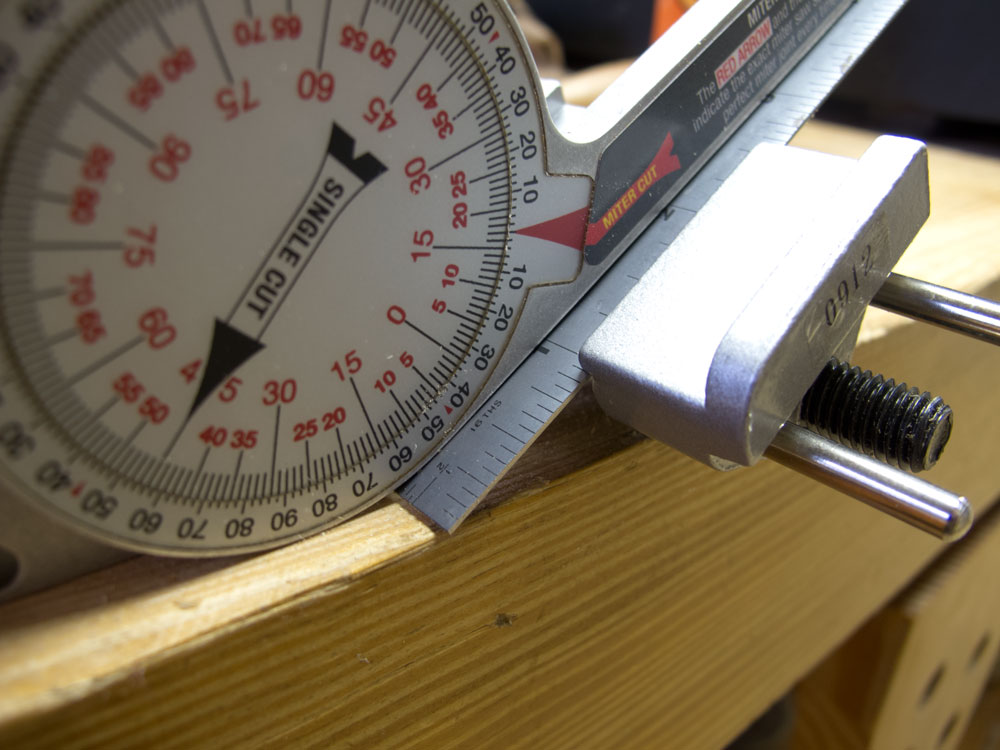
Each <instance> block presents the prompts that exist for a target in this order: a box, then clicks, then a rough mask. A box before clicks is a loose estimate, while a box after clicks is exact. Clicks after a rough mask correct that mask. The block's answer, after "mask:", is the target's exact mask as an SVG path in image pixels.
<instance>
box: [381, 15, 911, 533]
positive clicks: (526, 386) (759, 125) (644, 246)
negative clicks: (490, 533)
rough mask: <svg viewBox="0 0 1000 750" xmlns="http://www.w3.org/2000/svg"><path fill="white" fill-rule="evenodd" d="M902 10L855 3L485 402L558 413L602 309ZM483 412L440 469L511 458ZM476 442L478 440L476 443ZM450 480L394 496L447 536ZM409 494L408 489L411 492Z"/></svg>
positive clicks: (426, 480)
mask: <svg viewBox="0 0 1000 750" xmlns="http://www.w3.org/2000/svg"><path fill="white" fill-rule="evenodd" d="M902 4H903V0H860V2H858V3H855V4H854V5H852V6H851V7H850V8H849V9H848V10H847V11H845V13H844V16H843V17H842V18H841V20H840V21H839V22H838V23H837V24H835V25H834V26H833V28H832V29H831V30H830V31H829V32H828V33H827V34H826V36H825V37H823V38H820V39H819V40H818V41H817V42H816V44H815V45H814V47H813V48H812V49H811V50H809V51H808V52H807V53H806V55H805V57H804V58H803V60H802V61H801V62H800V63H799V64H798V65H797V66H796V67H794V68H793V69H792V70H790V71H789V72H788V73H787V75H786V76H785V78H784V79H783V80H782V81H781V82H779V83H778V85H777V87H776V90H775V91H773V95H772V96H771V97H769V98H768V99H767V100H766V101H764V102H762V103H761V104H760V105H759V106H758V107H757V109H756V110H755V111H753V112H752V113H751V114H750V116H749V117H748V118H747V120H746V122H745V123H744V124H743V125H741V126H740V127H739V128H738V129H737V130H736V131H735V132H734V133H733V135H732V136H731V137H730V139H729V142H728V143H726V144H724V145H723V146H722V147H721V148H720V149H719V151H718V153H717V154H716V155H715V157H714V158H713V159H712V160H711V161H710V162H708V163H707V164H706V166H705V167H703V168H702V169H701V170H700V171H699V172H698V174H696V175H695V176H694V177H693V178H692V179H691V181H690V183H689V185H688V186H686V187H684V188H683V190H681V191H680V193H679V194H678V195H677V196H676V197H675V198H674V200H673V201H672V202H671V204H670V205H671V207H675V208H676V207H684V208H686V209H687V210H685V211H676V210H674V211H670V212H668V214H667V215H666V218H665V219H664V220H663V221H659V222H655V223H654V224H653V225H652V227H651V228H650V229H649V230H647V231H646V232H645V233H644V234H643V235H641V236H640V238H639V239H638V240H637V241H635V242H634V244H633V247H632V248H631V249H630V250H629V252H628V253H626V254H625V255H624V256H623V257H622V258H621V259H620V260H619V261H618V264H617V266H616V268H615V269H613V270H612V271H610V272H608V273H607V274H605V276H604V277H603V278H602V279H601V280H600V281H598V283H597V284H596V285H595V286H594V288H593V289H592V290H591V291H590V292H589V293H588V294H587V295H586V296H585V297H584V299H583V300H582V301H581V302H580V303H578V305H577V306H576V307H575V308H574V309H573V310H571V311H570V313H569V314H568V315H567V316H566V318H565V319H564V320H563V322H562V323H560V324H559V325H558V326H557V327H556V328H555V329H554V331H553V332H552V334H551V335H550V339H549V340H546V342H545V343H552V344H555V345H556V346H557V347H558V348H557V349H553V350H549V352H550V353H546V352H542V351H538V350H536V351H535V352H533V353H532V354H530V355H529V357H528V359H526V360H525V361H524V362H523V363H522V364H521V366H520V367H519V368H518V369H517V370H515V372H514V373H513V375H511V376H510V377H509V378H508V379H507V381H506V382H504V383H503V384H502V385H501V386H500V387H499V388H498V389H497V391H495V393H494V395H493V398H492V399H491V402H492V401H493V400H496V401H499V402H501V406H500V407H499V408H500V411H501V413H505V411H510V410H513V409H520V408H521V407H520V406H515V405H518V404H523V403H526V402H527V401H526V397H525V395H526V392H530V391H532V390H533V391H537V392H539V393H541V394H542V395H544V396H545V397H546V398H549V399H551V400H552V401H553V403H555V404H556V405H557V407H558V408H557V409H556V410H555V412H553V415H554V414H556V413H558V411H559V409H561V407H562V406H563V405H564V404H565V403H566V402H567V401H568V399H569V397H570V396H571V394H572V393H574V392H576V390H578V388H576V389H566V388H565V386H562V385H560V384H559V383H558V382H557V380H558V378H559V377H565V378H567V379H569V380H570V381H571V382H573V383H576V384H578V387H579V384H580V383H582V382H585V381H586V378H585V376H584V377H583V379H582V380H578V379H577V378H575V377H572V376H569V375H567V374H566V373H567V372H581V373H582V371H580V369H579V366H578V363H577V361H576V355H575V351H576V350H578V349H579V346H581V345H582V344H583V342H584V341H585V340H586V338H587V337H588V336H589V334H590V332H592V331H593V330H594V329H595V328H596V326H597V324H598V323H599V321H600V319H601V315H602V312H603V310H602V309H601V308H603V307H613V306H614V305H615V304H616V303H617V301H619V300H620V299H622V298H623V297H624V296H625V294H626V293H627V292H628V290H629V289H630V288H631V286H632V284H633V283H634V282H633V281H632V279H629V278H628V277H629V276H633V277H636V278H637V277H641V276H642V274H643V273H644V272H645V270H646V269H647V268H648V267H649V266H650V265H652V263H653V262H654V261H655V260H656V258H657V257H659V254H660V253H661V252H662V249H663V248H664V247H665V245H667V244H669V242H670V241H672V240H673V238H675V237H676V236H677V235H678V234H679V233H680V231H681V230H682V229H683V227H684V226H685V225H686V224H687V222H688V220H689V219H690V218H691V216H693V213H694V211H696V210H697V209H698V208H700V207H701V206H702V205H704V202H705V200H707V198H708V197H709V196H710V195H711V194H712V193H714V192H715V190H716V189H717V186H718V185H719V184H721V182H722V181H723V180H724V179H725V177H726V176H728V174H729V173H730V172H731V171H732V170H733V169H734V168H735V166H736V165H737V164H738V163H739V161H740V160H742V156H743V155H745V153H746V152H747V151H749V150H750V149H751V148H752V147H753V146H754V145H755V144H756V143H757V142H761V141H764V140H774V141H781V142H787V140H788V138H789V137H790V136H791V135H792V134H794V133H795V132H796V131H797V129H798V127H799V126H800V125H801V124H802V123H803V122H804V121H805V120H806V119H807V117H808V116H809V115H810V114H811V112H812V111H813V110H814V109H815V107H817V106H818V105H819V103H820V100H821V99H822V98H823V97H825V96H826V95H827V94H828V93H829V89H830V88H831V87H832V86H833V85H834V84H835V83H836V82H838V81H839V80H840V78H841V76H842V75H843V74H844V73H846V68H847V63H849V62H850V61H852V60H853V59H854V58H855V57H856V56H857V53H859V52H860V51H863V49H865V48H866V47H867V46H868V44H869V43H870V42H871V40H872V38H874V36H876V35H877V33H879V32H880V31H881V29H882V27H883V26H884V24H883V23H876V24H873V25H872V26H871V27H870V29H869V30H868V31H867V32H864V33H862V34H859V35H858V36H860V37H862V38H860V39H850V38H848V39H847V40H846V41H845V40H844V37H849V36H850V35H851V34H857V32H856V31H855V29H854V26H853V20H854V19H855V18H856V17H859V16H861V17H864V16H865V15H866V14H867V15H868V16H871V15H872V14H874V13H878V12H879V11H880V10H881V9H884V10H885V11H886V12H885V13H884V14H882V15H883V16H884V18H890V17H892V15H894V14H895V11H897V10H898V9H899V8H900V7H901V6H902ZM840 46H843V47H844V48H845V50H844V53H843V54H840V53H839V52H838V54H836V55H833V57H835V58H837V61H838V62H840V63H841V66H840V67H835V68H834V70H833V72H831V73H830V74H829V76H827V75H826V74H825V73H823V74H822V78H823V80H822V82H821V83H819V84H817V83H816V81H815V78H816V77H817V74H816V72H815V70H814V68H815V65H814V63H813V61H814V60H816V59H829V58H830V57H831V49H833V48H839V47H840ZM789 100H794V103H795V107H794V108H793V107H791V106H787V102H788V101H789ZM768 121H772V122H770V123H769V122H768ZM775 131H778V133H775ZM622 269H624V272H622ZM599 300H602V301H603V300H609V301H610V302H599ZM605 314H606V313H605ZM552 338H559V340H560V341H562V342H563V343H560V344H556V342H555V341H552V340H551V339H552ZM557 354H558V355H559V356H558V357H555V359H562V360H565V361H564V362H557V361H553V357H554V356H555V355H557ZM536 383H543V384H544V383H548V384H549V385H550V386H552V387H555V388H557V389H559V390H560V391H564V392H566V397H565V398H556V397H553V396H552V395H551V394H549V393H546V392H545V391H544V390H542V389H541V388H539V387H538V386H537V385H536ZM487 408H489V405H487V406H484V407H481V408H480V410H479V411H478V412H477V413H476V414H474V415H472V416H471V417H470V418H469V420H468V421H467V422H466V423H465V424H464V425H463V426H462V427H460V428H459V430H458V431H457V432H456V436H455V437H454V438H453V439H452V440H451V441H449V442H448V443H447V444H446V445H445V446H444V448H443V449H442V451H441V452H440V453H439V462H438V464H439V465H440V464H447V465H449V466H456V467H461V466H462V465H474V464H475V458H474V456H475V455H482V454H485V455H491V456H492V457H494V458H495V454H492V453H491V452H490V451H488V450H485V449H484V448H483V446H482V444H483V442H484V441H485V442H487V444H493V445H495V446H496V447H499V448H500V449H502V450H503V451H506V452H507V453H510V454H511V461H512V460H513V459H514V458H515V457H516V455H517V453H516V452H515V451H512V450H511V449H510V448H509V447H507V446H506V445H504V444H503V442H502V441H497V440H495V439H494V438H490V437H488V435H489V433H483V432H482V431H479V430H476V431H475V433H473V432H470V429H469V425H470V424H476V423H477V420H487V419H490V420H493V421H491V422H490V424H491V425H492V426H493V427H494V428H495V431H494V432H493V434H497V433H500V434H503V435H506V436H508V437H511V438H513V437H514V436H513V435H512V434H511V433H509V432H508V431H507V430H505V429H503V428H502V427H500V426H499V425H498V424H497V423H496V421H495V420H496V419H500V418H501V415H499V414H494V415H490V416H487V415H485V414H484V412H485V410H486V409H487ZM543 408H544V407H543ZM538 432H540V429H539V430H538V431H536V432H535V434H536V435H537V434H538ZM477 435H478V436H482V437H477ZM514 439H515V440H516V439H517V438H514ZM532 439H533V438H532ZM497 460H498V463H500V464H502V468H501V472H500V474H499V475H498V476H502V474H503V473H504V471H506V469H507V468H509V465H510V463H511V462H504V461H502V460H500V459H497ZM424 474H426V475H427V476H424ZM453 477H454V475H453V474H451V473H448V474H444V473H439V472H437V471H436V470H435V466H434V465H429V466H427V467H425V468H424V469H423V470H422V472H420V473H418V474H417V475H416V476H415V477H413V478H412V479H411V480H410V481H409V482H408V483H407V484H405V485H404V486H403V487H401V488H400V489H399V491H398V492H399V494H400V495H401V496H402V497H403V498H404V499H405V500H407V501H409V502H411V503H412V504H413V505H414V507H416V508H417V509H418V510H419V511H420V512H422V513H423V514H424V515H426V516H428V517H430V518H431V519H432V520H434V521H435V522H436V523H438V524H439V525H441V526H442V527H443V528H445V529H449V530H452V529H454V527H455V526H456V525H457V523H458V522H459V521H460V520H461V518H462V517H464V515H465V512H466V511H465V510H463V511H461V512H457V513H456V512H455V511H454V509H453V508H450V507H449V504H448V503H447V501H445V500H443V499H442V498H448V499H451V500H454V498H453V496H452V495H451V493H450V492H449V491H448V489H447V486H445V487H441V486H440V481H446V482H448V483H449V484H455V481H454V478H453ZM432 485H435V486H436V491H435V492H434V493H427V489H429V487H430V486H432ZM411 488H413V489H412V490H411Z"/></svg>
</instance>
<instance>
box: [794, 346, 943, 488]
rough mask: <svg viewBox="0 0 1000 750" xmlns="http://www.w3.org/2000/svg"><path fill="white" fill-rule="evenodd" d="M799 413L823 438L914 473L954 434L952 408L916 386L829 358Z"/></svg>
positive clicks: (928, 463) (938, 453)
mask: <svg viewBox="0 0 1000 750" xmlns="http://www.w3.org/2000/svg"><path fill="white" fill-rule="evenodd" d="M799 416H800V418H801V419H802V421H804V422H805V423H806V424H808V425H809V426H810V427H812V428H813V429H814V430H815V431H816V432H819V433H820V434H821V435H824V436H825V437H828V438H832V439H834V440H837V441H838V442H840V443H841V444H843V445H846V446H848V447H850V448H853V449H854V450H856V451H858V452H860V453H864V454H866V455H868V456H872V457H874V458H877V459H879V460H881V461H884V462H886V463H888V464H895V465H896V466H898V467H899V468H901V469H907V470H909V471H912V472H918V471H923V470H924V469H929V468H931V467H932V466H933V465H934V464H935V463H936V462H937V460H938V458H939V457H940V456H941V452H942V451H943V450H944V446H945V444H946V443H947V442H948V438H949V437H950V435H951V424H952V413H951V407H950V406H948V405H947V404H945V403H944V401H942V400H941V399H940V398H937V397H934V396H931V394H930V393H927V392H926V391H925V392H923V393H921V392H920V390H919V389H918V388H907V386H906V383H899V384H898V385H897V384H896V381H894V380H893V379H892V378H889V379H888V380H887V379H886V378H884V377H882V376H881V375H873V374H872V371H871V370H865V371H864V372H862V371H861V368H860V367H852V366H851V365H849V364H848V363H846V362H838V361H837V360H836V359H831V360H830V361H829V362H827V363H826V366H825V367H824V368H823V371H822V372H821V373H820V374H819V377H818V378H816V381H815V382H814V383H813V384H812V386H810V388H809V390H808V391H806V395H805V396H804V397H803V398H802V406H801V407H800V410H799Z"/></svg>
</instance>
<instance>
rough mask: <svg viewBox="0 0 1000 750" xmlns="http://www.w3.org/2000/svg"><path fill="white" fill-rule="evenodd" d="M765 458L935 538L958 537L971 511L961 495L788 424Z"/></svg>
mask: <svg viewBox="0 0 1000 750" xmlns="http://www.w3.org/2000/svg"><path fill="white" fill-rule="evenodd" d="M764 455H765V456H766V457H767V458H769V459H771V460H772V461H776V462H778V463H780V464H782V465H784V466H787V467H788V468H790V469H794V470H795V471H798V472H800V473H801V474H805V475H806V476H808V477H810V478H812V479H815V480H816V481H818V482H821V483H823V484H825V485H827V486H828V487H832V488H833V489H836V490H839V491H840V492H843V493H845V494H847V495H850V496H851V497H853V498H856V499H858V500H860V501H861V502H863V503H866V504H867V505H870V506H871V507H873V508H875V509H877V510H880V511H882V512H883V513H887V514H889V515H890V516H893V517H894V518H898V519H899V520H900V521H905V522H906V523H908V524H910V525H911V526H914V527H916V528H918V529H920V530H921V531H925V532H927V533H929V534H932V535H934V536H936V537H938V538H939V539H946V540H954V539H958V538H959V537H961V536H962V535H963V534H964V533H965V532H966V531H967V530H968V528H969V526H970V525H971V523H972V509H971V507H970V506H969V503H968V501H966V499H965V498H964V497H961V496H960V495H956V494H954V493H952V492H948V491H947V490H944V489H941V488H940V487H938V486H936V485H933V484H931V483H930V482H926V481H924V480H923V479H918V478H917V477H915V476H912V475H911V474H907V473H905V472H903V471H900V470H899V469H894V468H892V467H891V466H888V465H886V464H883V463H881V462H880V461H876V460H875V459H873V458H869V457H867V456H864V455H862V454H860V453H856V452H855V451H853V450H851V449H850V448H847V447H845V446H843V445H840V444H839V443H835V442H833V441H832V440H828V439H826V438H824V437H822V436H820V435H817V434H816V433H815V432H812V431H810V430H807V429H806V428H804V427H800V426H798V425H796V424H792V423H786V424H785V425H784V426H783V427H782V428H781V429H780V430H779V431H778V434H777V436H776V437H775V438H774V442H773V443H771V445H770V447H769V448H768V449H767V450H766V451H765V452H764Z"/></svg>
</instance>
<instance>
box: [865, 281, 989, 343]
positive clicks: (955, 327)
mask: <svg viewBox="0 0 1000 750" xmlns="http://www.w3.org/2000/svg"><path fill="white" fill-rule="evenodd" d="M872 304H873V305H875V306H876V307H881V308H882V309H884V310H889V311H891V312H894V313H899V314H900V315H905V316H907V317H909V318H914V319H916V320H922V321H924V322H926V323H932V324H934V325H937V326H941V327H942V328H947V329H949V330H952V331H958V332H959V333H964V334H965V335H966V336H972V337H974V338H977V339H980V340H982V341H988V342H990V343H991V344H997V345H1000V302H994V301H993V300H989V299H984V298H982V297H976V296H975V295H973V294H966V293H965V292H957V291H955V290H954V289H948V288H947V287H943V286H937V285H936V284H930V283H928V282H926V281H921V280H920V279H913V278H910V277H909V276H901V275H900V274H898V273H890V274H889V278H888V279H886V281H885V284H883V285H882V288H881V289H880V290H879V292H878V294H876V295H875V299H873V300H872Z"/></svg>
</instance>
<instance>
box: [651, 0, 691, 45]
mask: <svg viewBox="0 0 1000 750" xmlns="http://www.w3.org/2000/svg"><path fill="white" fill-rule="evenodd" d="M695 2H696V0H654V3H653V23H652V25H651V26H650V29H649V41H650V43H652V42H655V41H656V40H657V39H659V37H660V34H662V33H663V32H664V31H666V30H667V29H669V28H670V27H671V26H673V25H674V22H675V21H677V19H678V18H680V17H681V16H683V15H684V11H686V10H687V9H688V8H690V7H691V6H692V5H694V4H695Z"/></svg>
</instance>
